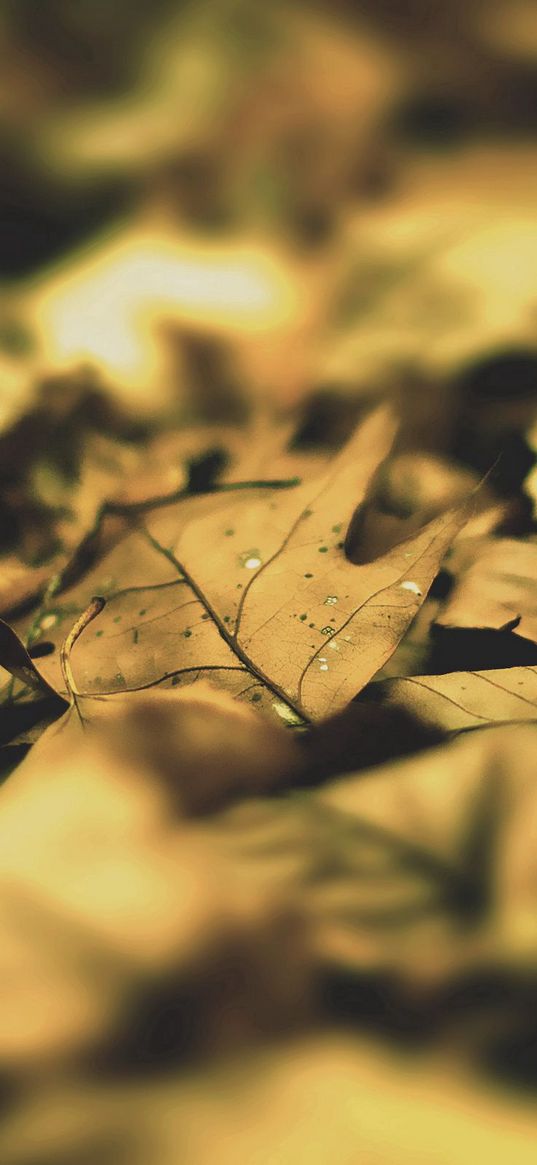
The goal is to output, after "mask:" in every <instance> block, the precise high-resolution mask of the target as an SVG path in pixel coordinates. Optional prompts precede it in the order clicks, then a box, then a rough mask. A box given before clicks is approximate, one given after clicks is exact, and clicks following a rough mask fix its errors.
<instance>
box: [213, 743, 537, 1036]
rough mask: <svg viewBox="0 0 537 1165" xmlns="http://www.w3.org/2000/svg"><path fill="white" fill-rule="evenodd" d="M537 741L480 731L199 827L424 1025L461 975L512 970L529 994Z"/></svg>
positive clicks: (343, 969) (334, 952)
mask: <svg viewBox="0 0 537 1165" xmlns="http://www.w3.org/2000/svg"><path fill="white" fill-rule="evenodd" d="M536 743H537V728H536V727H534V726H530V725H528V726H524V727H523V728H516V729H515V728H513V727H501V728H490V729H487V730H484V731H483V732H478V733H472V734H471V735H469V736H464V737H463V738H462V739H460V740H457V741H455V742H452V743H450V744H448V745H443V746H441V747H440V748H437V749H435V750H433V751H430V752H425V753H422V754H421V755H420V756H419V757H412V758H409V759H405V760H403V761H398V762H394V763H391V764H388V765H386V766H384V767H380V768H376V769H374V770H372V771H371V772H370V773H361V774H360V775H359V776H354V775H353V776H349V777H344V778H341V779H340V780H338V781H333V782H332V783H330V784H329V785H327V786H325V787H324V788H323V789H322V790H320V791H319V792H318V793H316V794H313V795H312V794H302V795H300V796H298V797H297V796H296V795H295V796H292V797H289V798H287V799H283V800H281V801H280V802H279V803H277V804H274V803H270V802H268V801H264V802H261V801H254V802H253V803H250V804H249V805H242V806H240V807H237V808H232V809H229V810H227V811H226V812H225V813H223V814H221V815H220V816H219V817H216V818H215V819H214V821H213V822H212V823H207V824H206V825H204V827H203V833H204V836H206V835H207V834H212V836H213V838H214V840H215V842H216V844H217V846H218V850H219V852H221V851H223V852H224V853H225V854H226V855H227V856H228V858H231V859H232V860H233V861H235V862H237V863H238V864H239V866H241V867H242V868H243V869H244V871H245V875H246V876H247V877H248V880H249V881H251V882H254V881H256V882H257V881H258V880H259V881H260V882H261V884H264V885H278V886H279V887H282V886H284V885H286V886H287V887H288V890H287V892H288V893H289V895H293V897H295V898H296V896H297V894H298V895H299V900H300V901H301V902H302V907H303V909H304V911H305V912H306V915H307V917H308V918H309V920H310V923H311V924H312V926H313V939H314V948H315V952H316V956H317V958H318V960H319V961H320V963H321V964H322V965H323V966H324V967H326V968H328V969H331V973H332V972H334V971H335V972H337V973H338V974H339V973H344V974H351V975H355V976H357V977H358V982H359V981H360V978H363V977H364V976H366V977H367V978H368V979H369V980H370V981H371V977H373V980H374V982H376V983H377V984H379V985H380V990H381V995H383V997H387V993H390V998H392V1000H393V1004H392V1006H391V1010H392V1011H393V1014H394V1016H396V1015H397V1014H399V1015H400V1014H401V1010H399V1011H398V1008H400V1009H402V1011H404V1006H405V1003H404V1001H405V1000H406V1003H407V1004H408V1003H409V1002H410V1001H412V1006H413V1007H414V1008H417V1012H418V1013H419V1012H420V1009H422V1017H423V1021H424V1022H425V1023H426V1022H427V1020H426V1016H427V1013H428V1007H429V1004H430V1001H431V998H432V997H434V995H435V993H440V996H441V997H443V996H442V993H443V992H445V991H446V989H447V987H448V985H449V984H457V983H461V982H462V981H464V979H465V978H467V977H469V978H470V979H473V980H474V981H475V979H476V978H480V979H481V981H483V979H487V978H488V977H490V976H494V975H500V976H501V975H504V976H506V977H507V979H509V977H510V976H511V977H513V979H512V981H514V982H515V984H516V982H518V983H520V982H524V983H525V984H526V989H527V991H529V992H530V994H531V998H532V999H534V998H535V991H536V987H535V984H536V982H537V980H536V971H537V924H536V921H535V919H536V910H535V904H536V894H537V866H536V860H535V846H534V836H535V828H536V822H537V792H536V788H535V781H534V779H533V769H532V766H531V764H530V763H529V759H530V758H531V756H532V755H533V751H534V749H535V745H536ZM382 984H384V986H382ZM515 995H516V987H515ZM437 997H438V996H437ZM397 1001H398V1002H397ZM532 1006H533V1005H532ZM382 1014H383V1015H384V1014H385V1013H384V1012H382Z"/></svg>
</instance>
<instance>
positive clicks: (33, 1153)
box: [0, 1030, 536, 1165]
mask: <svg viewBox="0 0 537 1165" xmlns="http://www.w3.org/2000/svg"><path fill="white" fill-rule="evenodd" d="M535 1132H536V1121H535V1113H534V1111H533V1109H532V1107H531V1103H530V1102H529V1101H528V1100H526V1101H525V1102H523V1101H521V1100H520V1098H518V1097H517V1098H516V1101H515V1102H513V1098H512V1096H508V1095H502V1094H501V1093H500V1092H499V1090H495V1091H494V1092H492V1091H491V1090H490V1089H488V1088H485V1087H483V1086H482V1085H478V1084H476V1082H475V1081H473V1080H472V1079H469V1078H464V1079H462V1080H460V1079H459V1080H458V1079H456V1078H455V1076H454V1073H453V1072H450V1071H448V1070H446V1068H445V1067H440V1066H439V1065H438V1063H436V1062H435V1060H434V1058H433V1057H422V1058H421V1061H420V1062H419V1063H412V1062H411V1061H410V1059H409V1057H408V1056H407V1057H404V1058H403V1057H401V1056H400V1055H399V1056H397V1055H395V1054H394V1053H393V1052H391V1051H390V1050H387V1049H386V1048H382V1049H379V1048H378V1047H375V1046H374V1045H373V1044H372V1043H371V1042H370V1041H365V1040H356V1039H352V1038H351V1037H350V1036H349V1035H347V1034H342V1033H341V1032H337V1031H332V1030H329V1031H323V1030H321V1031H319V1032H315V1033H313V1034H312V1035H310V1034H309V1035H307V1036H306V1037H302V1038H300V1039H297V1038H296V1037H295V1038H294V1039H288V1040H285V1041H280V1042H279V1044H278V1045H277V1046H276V1047H270V1046H265V1047H262V1048H261V1049H259V1050H256V1051H254V1052H252V1053H251V1054H250V1055H249V1056H248V1057H247V1058H245V1059H244V1061H243V1062H240V1061H239V1060H238V1059H237V1057H233V1058H228V1057H226V1059H224V1060H223V1061H222V1060H220V1061H219V1062H218V1061H217V1062H214V1063H213V1064H211V1065H207V1063H203V1064H201V1065H199V1064H198V1065H196V1066H194V1067H193V1068H191V1069H190V1071H189V1072H188V1073H185V1072H184V1071H182V1072H174V1073H170V1072H168V1073H167V1074H166V1075H162V1076H160V1077H155V1076H154V1075H152V1074H150V1069H149V1070H147V1071H146V1073H145V1074H144V1075H143V1076H142V1077H141V1079H140V1078H138V1079H136V1080H134V1081H133V1080H129V1079H121V1080H119V1081H117V1080H114V1079H112V1080H110V1079H106V1080H105V1081H99V1082H97V1083H95V1082H94V1081H91V1082H88V1081H87V1080H84V1079H83V1078H82V1079H81V1078H80V1077H78V1078H77V1077H76V1076H75V1077H73V1075H72V1074H71V1076H70V1078H69V1080H68V1081H65V1080H60V1081H57V1080H55V1079H54V1080H52V1081H51V1083H50V1085H49V1086H48V1087H47V1088H46V1090H44V1091H43V1093H41V1094H40V1095H39V1096H37V1097H36V1095H35V1093H32V1094H30V1096H28V1097H25V1098H24V1099H23V1101H22V1103H20V1104H19V1105H18V1106H17V1109H16V1111H15V1112H14V1113H13V1114H11V1115H10V1116H9V1118H8V1119H7V1120H4V1127H3V1131H2V1134H1V1139H0V1149H1V1152H2V1161H3V1163H4V1165H49V1163H50V1162H51V1161H54V1162H55V1163H56V1162H58V1163H59V1162H62V1163H63V1162H66V1163H67V1162H69V1165H71V1163H73V1165H75V1162H76V1163H78V1162H82V1161H83V1162H84V1163H86V1162H87V1163H88V1165H97V1163H98V1165H117V1163H118V1162H120V1161H121V1162H122V1163H123V1161H128V1162H129V1165H156V1163H157V1162H158V1165H178V1162H179V1161H180V1162H181V1165H213V1162H214V1161H218V1162H219V1165H236V1163H237V1162H240V1163H241V1165H242V1163H243V1162H244V1163H246V1162H255V1163H256V1165H269V1162H276V1161H277V1162H278V1165H296V1163H297V1162H298V1161H304V1160H307V1161H308V1165H327V1162H332V1161H337V1162H338V1165H356V1162H357V1161H364V1162H367V1163H369V1162H375V1165H416V1161H431V1162H432V1161H434V1162H435V1163H438V1165H474V1162H475V1161H476V1160H482V1161H487V1162H489V1163H490V1165H501V1162H503V1161H506V1160H510V1161H513V1162H516V1165H533V1162H534V1160H535Z"/></svg>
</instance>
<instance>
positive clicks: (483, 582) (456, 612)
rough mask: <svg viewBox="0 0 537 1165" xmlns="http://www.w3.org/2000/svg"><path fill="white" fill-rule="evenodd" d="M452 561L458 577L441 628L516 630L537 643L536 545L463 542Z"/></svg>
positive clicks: (440, 619)
mask: <svg viewBox="0 0 537 1165" xmlns="http://www.w3.org/2000/svg"><path fill="white" fill-rule="evenodd" d="M452 565H453V569H454V570H455V571H456V574H457V580H456V584H455V586H454V588H453V590H452V591H451V593H450V595H449V597H448V599H447V600H446V602H445V603H444V605H443V607H442V608H441V610H440V611H439V613H438V615H437V617H436V620H435V622H436V623H437V624H438V626H439V627H446V628H448V627H449V628H455V627H457V628H462V627H467V628H472V629H474V628H483V629H487V630H491V631H515V633H516V635H517V636H520V637H521V638H523V639H529V640H531V641H532V642H533V643H537V599H536V595H535V576H536V573H537V543H534V542H528V541H524V542H522V541H517V540H516V539H514V538H498V539H494V540H492V539H483V541H482V542H480V543H479V542H478V543H469V544H468V546H467V547H466V546H465V545H464V544H463V545H462V546H461V547H460V549H459V550H458V552H457V555H456V556H455V557H454V560H453V564H452ZM448 567H449V568H450V569H451V564H448Z"/></svg>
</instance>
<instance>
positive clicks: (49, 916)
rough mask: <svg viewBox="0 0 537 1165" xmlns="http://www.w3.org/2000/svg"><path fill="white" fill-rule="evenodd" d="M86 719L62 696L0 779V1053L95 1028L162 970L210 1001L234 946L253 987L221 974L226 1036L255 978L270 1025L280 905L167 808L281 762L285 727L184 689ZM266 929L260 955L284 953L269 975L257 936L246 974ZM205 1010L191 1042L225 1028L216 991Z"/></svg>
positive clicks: (244, 1011) (178, 809) (234, 786)
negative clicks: (50, 718)
mask: <svg viewBox="0 0 537 1165" xmlns="http://www.w3.org/2000/svg"><path fill="white" fill-rule="evenodd" d="M103 717H104V720H105V722H104V723H103V721H102V720H101V722H97V726H92V727H89V728H87V730H86V731H83V730H82V729H81V725H80V723H79V721H78V719H77V717H76V715H75V711H74V709H71V710H70V711H69V712H68V713H67V714H66V716H65V717H64V718H63V719H62V720H61V721H59V722H58V723H56V724H55V725H53V726H52V727H51V728H50V729H49V730H48V731H47V732H46V733H45V734H44V735H43V736H42V737H41V739H40V740H39V741H38V743H37V744H36V745H35V747H34V748H33V749H32V751H31V752H30V754H29V756H28V757H27V759H26V760H25V761H23V763H22V764H21V765H20V766H19V767H18V769H17V771H16V773H14V774H13V775H12V777H11V778H10V780H9V781H8V782H7V783H6V784H5V785H4V786H3V788H2V789H1V790H0V838H1V844H0V850H1V855H0V927H1V931H2V942H1V944H0V945H1V953H0V976H1V979H2V991H1V993H0V1010H1V1022H0V1062H1V1063H2V1064H3V1065H4V1067H6V1068H9V1069H11V1070H13V1069H14V1068H16V1069H17V1071H18V1070H20V1069H22V1068H23V1067H24V1066H28V1065H33V1067H34V1068H35V1066H36V1065H37V1064H41V1065H42V1064H43V1062H45V1061H50V1060H51V1059H52V1060H57V1059H58V1058H60V1059H61V1058H64V1057H65V1056H68V1057H72V1056H73V1055H74V1054H75V1053H77V1052H80V1051H81V1049H83V1048H86V1047H88V1046H92V1045H94V1044H95V1043H96V1041H98V1040H102V1039H108V1038H112V1033H113V1032H114V1031H119V1029H120V1027H121V1026H122V1025H127V1026H128V1015H129V1013H130V1009H132V1007H133V1006H134V1004H135V1001H136V999H137V997H138V996H139V995H140V993H141V992H142V991H143V990H144V991H146V992H147V991H155V990H156V989H157V988H158V986H159V984H160V985H162V987H164V985H165V984H166V981H167V978H168V977H169V976H172V977H173V978H174V981H175V982H176V984H177V992H178V993H179V994H180V992H181V991H184V990H185V982H186V983H190V984H191V987H189V988H188V990H191V988H192V990H194V992H196V991H197V992H198V994H199V996H200V999H199V1002H198V1004H196V1006H197V1007H198V1009H201V1011H203V1009H204V1008H207V1009H208V1011H210V1010H211V1008H212V1007H213V1005H212V1004H211V1003H210V997H211V994H212V993H214V991H215V983H214V978H215V976H216V977H218V967H220V969H221V974H222V975H223V978H224V979H225V965H226V960H227V959H231V960H233V949H234V948H236V950H237V959H238V960H239V963H240V962H241V961H244V964H245V968H248V970H247V971H246V969H245V972H244V973H245V975H246V974H249V975H251V976H253V981H252V988H251V990H252V992H253V995H249V996H248V999H246V998H243V994H242V992H241V991H240V988H239V990H237V985H234V984H233V981H232V979H233V977H231V980H230V984H229V992H227V994H228V1001H227V1006H228V1008H229V1009H230V1010H229V1013H227V1014H228V1021H229V1022H230V1023H231V1032H230V1035H231V1034H234V1037H235V1038H237V1039H238V1038H242V1036H240V1032H241V1031H242V1032H244V1033H246V1032H247V1033H249V1038H250V1034H251V1033H252V1029H253V1027H255V1022H254V1020H253V1019H250V1018H249V1014H250V1013H249V1009H250V1008H251V1007H253V1006H254V1005H255V1004H254V1000H255V991H256V988H255V986H254V983H255V982H257V984H258V987H259V990H260V992H261V996H262V997H263V999H264V1002H263V1004H262V1008H261V1010H263V1009H264V1008H265V1007H267V1008H268V1010H267V1011H266V1014H267V1015H268V1011H270V1003H269V1000H270V998H272V1000H273V1002H274V1008H273V1012H272V1016H271V1019H270V1024H271V1025H272V1024H277V1023H278V1022H280V1020H279V1019H278V1015H280V1016H281V1015H283V1014H284V1013H285V1014H286V1015H287V1016H288V1019H289V1022H292V1016H293V1014H295V1015H296V1016H298V1015H299V1013H301V1011H302V1009H303V1006H304V1004H305V1001H306V998H307V983H308V975H307V972H306V965H305V962H304V957H303V955H302V954H301V953H300V952H301V951H303V949H304V948H303V942H302V939H300V938H299V934H300V929H301V928H300V926H297V924H296V923H295V924H293V925H290V922H289V924H288V922H286V919H288V920H290V919H291V916H292V907H287V906H283V905H282V904H281V903H279V902H278V901H277V897H275V896H274V895H266V894H265V893H264V892H260V891H259V890H256V889H255V888H253V889H250V888H249V887H247V886H241V885H240V883H239V882H238V881H237V879H236V877H235V875H234V872H233V871H232V870H231V869H230V868H226V866H225V865H224V864H222V863H220V864H219V863H218V861H217V858H216V855H215V853H214V851H213V850H210V851H208V850H207V849H206V847H205V845H204V843H203V842H202V841H201V840H200V839H199V838H197V837H196V836H194V835H193V834H189V833H188V832H187V831H185V827H184V821H183V820H182V815H183V811H184V809H185V808H187V809H193V810H195V811H197V810H199V809H200V808H203V807H206V805H207V804H218V803H219V802H221V801H222V799H223V798H224V799H226V798H228V797H229V796H230V795H233V793H235V795H236V794H237V793H239V792H241V791H243V790H244V789H246V791H248V789H249V787H250V785H251V782H252V781H253V782H254V785H253V787H255V784H256V782H257V787H258V788H267V787H270V786H271V785H272V784H273V783H274V782H275V781H276V782H277V781H278V779H281V775H282V773H286V774H287V775H289V773H290V772H292V770H293V765H295V766H296V756H295V749H296V745H295V743H294V741H293V739H292V738H290V737H289V735H288V734H287V733H285V731H284V730H283V729H278V727H277V726H275V725H274V726H273V725H270V724H268V723H266V722H265V721H264V720H262V719H261V718H260V717H256V716H255V714H254V713H253V712H252V711H251V710H249V709H246V708H239V707H237V706H236V705H235V704H233V702H232V701H231V700H229V698H227V699H226V697H225V696H223V695H222V694H219V693H216V694H214V693H211V692H210V691H202V690H200V691H196V693H194V694H191V693H188V692H187V693H178V692H162V693H158V692H157V693H150V694H149V695H146V694H144V695H141V696H138V697H136V696H131V697H130V698H129V700H128V701H126V700H125V699H124V698H123V697H118V698H117V699H116V701H115V702H114V701H109V702H107V703H106V705H105V708H104V709H103ZM126 740H129V745H128V747H127V750H125V742H126ZM278 774H279V775H278ZM286 930H287V932H288V933H287V936H286V935H285V931H286ZM272 936H273V938H274V944H275V949H276V946H277V949H278V958H280V957H281V954H282V950H283V949H284V948H285V949H287V952H288V954H287V956H286V974H285V976H282V975H280V976H278V973H277V968H276V962H275V958H276V956H275V950H274V965H273V966H272V970H271V972H270V975H269V979H272V984H271V983H270V982H269V981H267V984H266V985H265V986H264V987H261V986H260V978H262V977H263V976H264V975H265V974H267V973H268V962H269V961H270V960H273V952H272V947H273V938H272ZM282 942H283V948H282V946H281V943H282ZM258 948H259V950H260V954H259V955H258V954H257V951H258ZM293 951H295V952H296V954H293ZM261 952H262V954H261ZM256 960H257V966H258V970H257V971H255V969H254V968H255V965H256ZM263 961H264V962H263ZM293 967H294V968H295V969H294V970H293ZM196 978H197V980H198V984H197V986H196ZM293 984H294V986H293ZM222 986H223V981H222ZM285 999H287V1000H288V1001H289V1007H288V1006H287V1004H286V1003H285ZM301 1000H303V1003H301V1002H300V1001H301ZM213 1010H214V1009H213ZM232 1015H234V1016H235V1019H234V1024H235V1026H233V1022H231V1020H232ZM241 1016H242V1018H241ZM260 1016H261V1012H258V1013H257V1023H258V1024H259V1022H260ZM207 1020H208V1015H202V1014H201V1013H200V1015H199V1019H198V1027H197V1028H196V1027H195V1033H196V1035H195V1038H200V1039H204V1038H205V1039H208V1040H211V1039H214V1040H215V1041H218V1040H224V1042H225V1040H226V1039H227V1038H228V1037H227V1036H226V1005H225V1004H223V1012H222V1015H221V1016H220V1015H219V1011H218V1008H216V1010H214V1016H213V1021H211V1022H210V1023H209V1027H207ZM263 1022H264V1021H263ZM267 1022H268V1020H267ZM211 1023H212V1027H211ZM219 1025H220V1027H219Z"/></svg>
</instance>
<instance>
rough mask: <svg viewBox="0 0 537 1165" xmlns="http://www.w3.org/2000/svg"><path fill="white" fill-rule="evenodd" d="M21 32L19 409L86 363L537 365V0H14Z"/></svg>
mask: <svg viewBox="0 0 537 1165" xmlns="http://www.w3.org/2000/svg"><path fill="white" fill-rule="evenodd" d="M0 44H1V53H2V58H1V59H2V67H1V70H0V174H1V181H0V279H1V284H0V367H1V372H2V384H3V388H2V393H1V404H0V420H1V421H2V422H3V423H4V424H7V423H11V421H12V419H13V417H14V416H15V415H17V414H18V413H20V412H21V411H22V410H23V409H25V408H27V407H28V402H29V401H30V400H32V399H34V398H35V393H36V391H37V392H38V391H39V385H40V384H42V383H43V381H45V380H46V379H47V378H50V377H67V379H68V380H69V378H71V377H73V376H78V377H80V375H82V376H83V378H84V380H85V382H91V383H92V384H94V385H100V386H101V387H104V388H105V389H106V391H107V392H111V393H112V394H113V395H114V396H116V397H117V398H120V399H121V400H122V402H123V403H124V404H126V406H127V408H128V409H130V410H132V411H134V412H135V413H140V412H142V413H144V414H151V415H153V416H154V415H155V414H156V413H158V412H159V410H162V409H168V410H169V409H172V410H174V409H175V408H176V407H177V404H178V402H183V403H184V400H185V397H187V396H189V395H190V397H191V398H192V397H193V396H194V397H195V396H196V392H197V391H198V389H199V387H200V385H201V383H202V382H203V380H204V378H205V380H206V379H207V378H209V380H212V381H216V380H218V378H220V379H221V380H222V379H225V378H227V379H228V381H232V382H233V383H234V385H235V387H237V389H238V390H239V391H240V393H242V395H244V396H245V397H246V398H247V399H249V400H250V402H252V401H257V402H259V401H260V400H263V401H264V402H266V401H267V400H269V401H270V402H271V403H272V404H273V405H276V406H277V407H282V408H284V409H285V408H288V407H291V406H292V405H294V404H295V403H296V402H297V401H300V400H303V399H304V398H305V397H306V396H308V395H310V394H312V393H316V392H319V391H326V390H328V391H332V392H333V391H336V390H337V391H343V392H345V393H350V394H363V393H365V392H366V393H378V392H383V391H385V389H386V388H387V386H389V385H390V384H393V383H397V384H403V383H407V384H408V385H409V386H410V385H413V386H414V394H415V393H416V391H417V392H418V395H419V396H421V397H422V398H423V400H425V397H428V398H429V399H431V397H432V395H433V396H434V405H432V408H433V412H434V411H436V409H437V408H441V403H440V402H441V392H440V390H441V388H442V387H444V389H445V386H446V383H449V386H450V388H449V391H448V395H450V393H451V385H452V381H453V378H454V377H455V378H456V377H458V375H459V373H460V372H461V371H463V370H464V373H465V375H466V376H467V366H468V364H469V363H470V362H473V363H479V362H480V361H482V360H484V359H486V358H489V357H490V356H492V357H495V356H496V354H497V353H500V354H502V357H504V356H505V354H507V355H509V354H511V353H513V352H514V355H515V356H516V357H517V358H518V357H520V356H522V357H523V358H524V360H526V364H524V371H523V372H522V373H521V375H522V377H523V379H524V393H523V395H526V396H527V394H528V389H527V386H526V382H527V379H528V376H529V380H530V381H531V388H530V390H529V392H530V395H532V394H533V393H534V391H535V364H534V359H535V319H536V301H535V291H534V270H535V267H536V260H537V224H536V221H535V213H534V208H535V202H536V194H537V167H536V166H535V155H534V148H533V143H534V137H535V132H536V129H537V15H536V11H535V7H534V5H533V3H532V2H531V0H517V2H516V3H513V2H512V0H471V2H468V0H465V2H462V0H448V2H443V3H436V2H435V0H405V2H404V3H400V2H395V0H380V2H379V0H375V3H372V2H371V0H362V2H360V3H358V2H355V3H351V2H343V0H339V2H336V3H331V4H327V3H323V2H320V0H319V2H317V3H315V2H313V0H311V2H310V3H306V2H302V3H299V2H296V0H295V2H294V3H293V2H286V3H278V2H274V0H273V2H271V3H270V4H267V5H256V4H253V3H251V2H249V0H185V2H177V0H175V2H174V0H154V2H153V3H152V4H151V5H147V4H143V3H133V2H132V0H131V2H130V3H126V2H125V0H118V2H117V3H115V4H113V5H110V4H107V3H104V2H103V0H77V2H76V3H72V2H70V0H46V2H42V0H3V3H2V6H1V9H0ZM519 367H520V365H519V364H515V365H513V366H512V367H511V369H510V370H509V368H508V373H507V380H508V381H509V383H507V382H504V387H503V388H502V394H503V395H509V393H511V392H514V393H515V394H516V393H517V392H518V391H519ZM528 368H529V369H530V371H529V373H528ZM417 385H419V389H416V386H417ZM435 390H438V391H435ZM409 391H410V389H409ZM444 396H445V392H444ZM426 427H427V425H426ZM437 432H438V433H439V434H441V433H442V432H443V427H442V423H441V419H440V417H439V419H438V424H437ZM438 439H439V438H438V437H437V438H436V440H437V441H438ZM429 440H431V438H429Z"/></svg>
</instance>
